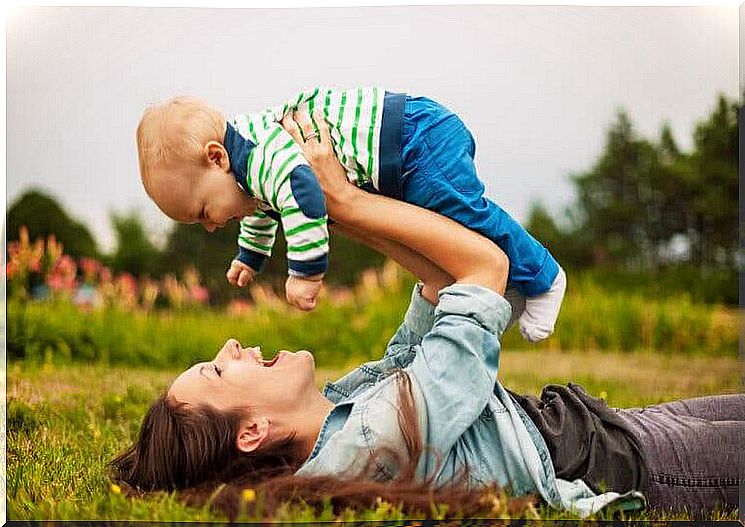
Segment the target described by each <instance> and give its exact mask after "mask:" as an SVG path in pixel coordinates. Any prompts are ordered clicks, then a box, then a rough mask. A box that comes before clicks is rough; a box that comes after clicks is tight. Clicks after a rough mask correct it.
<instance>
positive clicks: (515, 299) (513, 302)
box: [504, 284, 525, 331]
mask: <svg viewBox="0 0 745 527" xmlns="http://www.w3.org/2000/svg"><path fill="white" fill-rule="evenodd" d="M504 299H505V300H507V302H509V303H510V306H512V316H510V321H509V322H507V327H506V328H504V330H505V331H507V330H508V329H510V328H511V327H512V325H513V324H514V323H515V322H517V321H518V319H519V318H520V316H522V314H523V312H524V311H525V296H523V294H522V293H521V292H519V291H518V290H517V288H516V287H515V286H513V285H512V284H507V289H506V290H505V292H504Z"/></svg>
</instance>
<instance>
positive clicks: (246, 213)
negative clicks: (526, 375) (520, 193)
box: [137, 87, 566, 342]
mask: <svg viewBox="0 0 745 527" xmlns="http://www.w3.org/2000/svg"><path fill="white" fill-rule="evenodd" d="M293 110H304V111H307V112H309V113H310V114H311V115H320V116H322V118H323V119H324V121H325V122H326V124H327V125H328V127H329V129H330V134H331V138H332V141H333V146H334V150H335V152H336V155H337V157H338V158H339V161H340V162H341V163H342V165H343V166H344V168H345V170H346V172H347V177H348V178H349V180H350V181H351V182H352V183H354V184H356V185H358V186H359V187H361V188H364V189H366V190H368V191H370V192H379V193H382V194H384V195H386V196H389V197H392V198H394V199H399V200H403V201H405V202H408V203H412V204H414V205H418V206H420V207H424V208H427V209H430V210H432V211H435V212H438V213H440V214H443V215H445V216H447V217H449V218H451V219H453V220H455V221H457V222H459V223H461V224H462V225H464V226H466V227H468V228H470V229H473V230H475V231H477V232H479V233H481V234H482V235H484V236H486V237H487V238H489V239H490V240H492V241H493V242H494V243H496V244H497V245H498V246H499V247H501V248H502V250H504V251H505V253H507V256H508V257H509V259H510V272H509V283H510V288H509V290H508V293H509V294H507V295H506V296H507V297H508V300H510V301H511V303H513V308H516V309H514V311H515V312H516V313H517V312H518V311H519V309H517V306H518V304H522V303H523V302H524V311H522V314H521V315H520V318H519V327H520V333H521V334H522V335H523V337H524V338H525V339H527V340H529V341H532V342H535V341H538V340H541V339H544V338H546V337H548V336H549V335H550V334H551V333H552V332H553V329H554V324H555V322H556V319H557V317H558V313H559V309H560V307H561V302H562V300H563V297H564V291H565V288H566V276H565V274H564V271H563V270H562V269H561V267H560V266H559V265H558V263H557V262H556V260H555V259H554V258H553V257H552V256H551V254H550V253H549V252H548V250H547V249H546V248H545V247H543V245H541V244H540V243H539V242H538V241H536V240H535V239H534V238H533V237H532V236H531V235H530V234H529V233H528V232H527V231H526V230H525V229H524V228H523V227H522V226H521V225H520V224H518V223H517V222H516V221H515V220H514V219H513V218H512V217H511V216H510V215H509V214H507V213H506V212H505V211H504V210H503V209H502V208H501V207H499V205H497V204H496V203H494V202H493V201H491V200H489V199H488V198H486V197H485V196H484V186H483V184H482V182H481V181H480V180H479V178H478V175H477V173H476V168H475V165H474V154H475V142H474V140H473V137H472V136H471V133H470V132H469V131H468V129H467V128H466V126H465V125H464V124H463V122H462V121H461V120H460V119H459V118H458V117H457V116H456V115H455V114H454V113H452V112H450V111H449V110H447V109H446V108H444V107H443V106H441V105H440V104H438V103H436V102H434V101H432V100H430V99H427V98H425V97H411V96H408V95H405V94H399V93H390V92H386V91H384V90H383V89H381V88H377V87H368V88H359V89H354V90H347V91H343V90H336V89H331V88H320V87H319V88H314V89H311V90H307V91H303V92H302V93H300V94H298V95H297V96H296V97H294V98H292V99H291V100H288V101H287V102H285V103H284V104H283V105H281V106H275V107H272V108H269V109H267V110H264V111H263V112H260V113H254V114H238V115H235V116H233V117H232V118H230V119H229V120H228V119H226V118H225V117H224V116H223V115H222V114H221V113H220V112H219V111H217V110H216V109H214V108H212V107H210V106H209V105H207V104H206V103H204V102H202V101H200V100H198V99H194V98H189V97H178V98H175V99H172V100H170V101H168V102H167V103H165V104H163V105H159V106H154V107H150V108H148V109H147V110H146V111H145V113H144V115H143V117H142V119H141V121H140V125H139V127H138V128H137V148H138V154H139V163H140V175H141V178H142V182H143V185H144V187H145V190H146V191H147V193H148V195H149V196H150V197H151V198H152V199H153V201H154V202H155V203H156V204H157V205H158V207H159V208H160V209H161V210H162V211H163V212H164V213H165V214H166V215H167V216H169V217H171V218H172V219H174V220H176V221H179V222H186V223H197V222H199V223H201V224H202V225H203V226H204V228H205V229H207V230H208V231H209V232H213V231H214V230H215V228H217V227H222V226H223V225H224V224H225V223H226V222H227V221H229V220H231V219H239V220H240V235H239V237H238V255H237V256H236V257H235V259H234V260H233V261H232V262H231V264H230V268H229V269H228V272H227V278H228V280H229V281H230V282H231V283H234V284H237V285H239V286H244V285H246V284H248V283H249V282H250V281H251V280H252V279H253V277H254V276H255V275H256V273H258V272H259V271H260V270H261V266H262V264H263V262H264V261H265V260H266V258H268V257H269V256H270V255H271V250H272V245H273V243H274V239H275V235H276V231H277V226H278V225H279V224H280V223H281V224H282V229H283V231H284V236H285V238H286V241H287V261H288V268H289V277H288V279H287V283H286V293H287V299H288V301H290V302H291V303H292V304H294V305H295V306H297V307H299V308H300V309H304V310H309V309H313V307H315V302H316V297H317V295H318V292H319V291H320V288H321V283H322V279H323V276H324V274H325V273H326V270H327V267H328V251H329V245H328V241H329V237H328V225H327V224H328V217H327V215H326V206H325V201H324V198H323V192H322V190H321V188H320V186H319V184H318V181H317V180H316V178H315V175H314V174H313V171H312V170H311V168H310V166H309V165H308V162H307V161H306V160H305V158H304V157H303V152H302V149H301V148H300V146H299V145H297V144H296V143H295V141H293V139H292V137H291V136H290V135H289V134H288V133H287V132H286V131H285V130H284V129H283V128H282V126H281V125H280V120H281V119H282V118H283V117H284V116H285V115H286V114H287V113H288V112H291V111H293ZM314 126H317V125H316V124H315V122H314ZM306 139H307V138H306ZM521 307H522V306H521V305H520V308H521Z"/></svg>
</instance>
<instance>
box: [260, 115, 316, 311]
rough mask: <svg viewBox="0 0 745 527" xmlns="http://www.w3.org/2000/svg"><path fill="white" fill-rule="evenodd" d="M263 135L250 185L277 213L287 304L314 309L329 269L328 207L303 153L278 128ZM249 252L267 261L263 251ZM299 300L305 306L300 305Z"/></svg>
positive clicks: (274, 126)
mask: <svg viewBox="0 0 745 527" xmlns="http://www.w3.org/2000/svg"><path fill="white" fill-rule="evenodd" d="M267 132H268V136H267V137H268V138H267V140H266V142H265V143H264V144H263V145H259V146H257V148H256V150H257V154H258V157H257V158H256V159H255V160H253V163H249V164H250V166H253V167H257V170H256V171H255V172H254V173H252V174H251V176H252V180H253V181H255V182H257V183H258V187H259V188H258V194H259V195H260V196H261V198H262V199H263V200H264V202H265V203H268V204H269V206H270V207H271V208H272V209H273V211H274V212H275V213H278V215H277V218H278V219H279V221H281V223H282V229H283V230H284V234H285V239H286V240H287V264H288V270H289V274H290V275H291V278H290V279H288V281H287V285H288V286H289V288H290V289H289V290H288V291H287V293H288V295H287V296H288V300H289V301H290V302H291V303H293V304H294V305H296V306H297V307H299V308H301V309H306V310H307V309H312V308H313V306H314V305H315V297H316V295H317V294H318V291H319V290H320V286H321V283H320V280H321V279H322V277H323V275H324V273H325V272H326V270H327V268H328V250H329V243H328V242H329V235H328V225H327V223H328V216H327V214H326V202H325V200H324V197H323V191H322V190H321V187H320V185H319V184H318V181H317V180H316V176H315V174H314V173H313V171H312V170H311V168H310V166H309V165H308V162H307V161H306V159H305V156H304V155H303V152H302V149H301V148H300V146H298V144H297V143H295V141H294V140H293V139H292V137H291V136H290V134H288V133H287V132H286V131H285V130H284V129H283V128H282V127H281V125H280V124H279V123H269V124H268V125H267ZM255 234H256V233H255V229H254V235H255ZM272 240H273V238H272ZM259 245H263V244H259ZM251 248H252V250H253V251H254V252H259V253H262V254H266V255H267V256H268V251H266V250H265V249H266V248H265V247H256V246H255V245H254V246H252V247H251ZM252 267H253V266H252ZM293 277H296V278H293ZM306 282H311V283H306ZM301 297H302V298H303V299H305V300H306V301H301V300H300V298H301Z"/></svg>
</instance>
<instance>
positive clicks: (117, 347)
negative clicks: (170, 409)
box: [7, 275, 738, 368]
mask: <svg viewBox="0 0 745 527" xmlns="http://www.w3.org/2000/svg"><path fill="white" fill-rule="evenodd" d="M370 276H372V275H370ZM410 285H411V284H410V282H409V281H408V280H403V281H402V280H401V279H396V280H392V281H389V283H388V284H387V285H378V284H368V285H365V283H364V282H363V283H362V284H360V285H359V286H358V287H357V288H356V290H355V292H354V293H352V292H350V291H345V290H340V291H333V292H331V293H329V295H328V296H327V298H326V299H325V300H324V301H322V302H321V303H320V305H319V306H318V307H317V308H316V310H314V311H313V312H311V313H307V314H306V313H301V312H298V311H294V310H291V309H290V308H288V307H287V306H286V305H285V304H284V302H283V301H281V300H279V299H273V300H271V301H261V302H259V304H258V305H256V306H255V307H254V308H252V309H251V310H250V311H249V312H248V313H245V314H243V315H226V314H225V313H224V312H223V311H221V310H215V309H213V310H185V311H183V312H155V313H145V312H139V311H133V312H126V311H121V310H118V309H115V308H110V309H101V310H93V311H87V312H81V311H80V310H79V308H77V307H76V306H74V305H72V304H71V303H68V302H65V301H58V302H54V303H41V302H27V303H21V302H16V301H11V302H10V303H9V305H8V330H7V349H8V356H9V357H10V358H11V359H18V358H24V359H26V360H30V361H32V362H36V363H44V362H53V363H64V362H68V361H70V360H74V361H85V362H104V363H108V364H129V365H142V364H147V365H149V366H150V367H164V368H169V367H183V366H187V365H189V364H192V363H193V362H195V361H196V360H198V359H202V360H204V359H209V358H211V357H212V356H213V355H214V353H215V352H216V351H217V350H218V349H219V348H220V347H221V346H222V344H223V343H224V342H225V340H226V339H227V338H230V337H235V338H237V339H238V340H240V341H241V342H243V343H245V344H260V345H261V346H262V347H263V348H264V349H265V350H268V351H269V350H271V351H274V350H280V349H289V350H298V349H309V350H311V351H313V353H314V354H315V356H316V359H317V362H318V364H320V365H326V366H329V365H333V366H344V365H347V364H352V363H355V362H359V361H361V360H369V359H372V358H374V357H377V356H379V355H380V353H381V351H382V350H383V349H385V345H386V343H387V341H388V339H389V338H390V336H391V335H392V334H393V332H394V331H395V329H396V328H397V327H398V325H399V324H400V321H401V318H402V316H403V314H404V312H405V310H406V307H407V305H408V301H409V295H410ZM737 342H738V332H737V319H736V315H735V313H734V312H733V311H731V310H727V309H725V308H723V307H720V306H717V305H705V304H697V303H694V302H693V301H692V300H691V299H690V296H687V295H684V294H676V295H671V296H669V297H668V298H655V297H650V296H646V295H644V294H641V293H629V292H625V291H613V290H610V289H608V288H605V287H601V286H600V285H599V284H598V283H597V282H596V281H595V280H594V279H593V276H592V275H587V276H581V275H570V277H569V289H568V292H567V296H566V298H565V300H564V305H563V307H562V311H561V314H560V318H559V322H558V324H557V327H556V331H555V333H554V335H553V336H552V337H551V338H550V339H548V340H547V341H546V342H544V343H542V344H539V345H537V346H536V345H530V344H528V343H526V342H525V341H524V340H523V339H522V338H521V337H520V335H519V333H518V332H517V331H516V330H512V331H509V332H507V334H506V335H505V337H504V346H505V347H506V348H507V349H525V348H549V349H561V350H595V349H619V350H625V351H631V350H637V349H657V348H659V349H664V350H667V351H669V352H671V353H706V354H711V355H722V354H724V355H729V356H734V355H735V354H736V353H737Z"/></svg>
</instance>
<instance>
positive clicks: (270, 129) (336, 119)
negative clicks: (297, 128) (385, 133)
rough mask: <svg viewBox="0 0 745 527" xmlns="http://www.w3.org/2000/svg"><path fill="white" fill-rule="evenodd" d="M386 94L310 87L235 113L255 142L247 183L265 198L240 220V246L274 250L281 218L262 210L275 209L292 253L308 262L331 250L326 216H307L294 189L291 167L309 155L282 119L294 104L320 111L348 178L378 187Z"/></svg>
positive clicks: (251, 191)
mask: <svg viewBox="0 0 745 527" xmlns="http://www.w3.org/2000/svg"><path fill="white" fill-rule="evenodd" d="M384 95H385V91H384V90H383V89H382V88H377V87H367V88H356V89H353V90H346V91H342V90H336V89H332V88H326V87H318V88H311V89H308V90H305V91H303V92H301V93H300V94H298V95H295V96H294V97H292V98H290V99H288V100H287V101H286V102H285V103H283V104H281V105H278V106H274V107H272V108H268V109H266V110H264V111H262V112H259V113H252V114H238V115H235V116H234V117H233V118H232V124H233V126H234V127H235V128H236V129H237V130H238V132H239V133H240V134H241V135H243V136H244V137H245V138H246V139H248V140H250V141H251V142H253V143H254V144H256V147H255V148H254V149H253V150H252V151H251V153H250V155H249V156H248V160H247V167H246V174H247V177H246V181H245V182H243V183H244V185H243V187H244V189H245V190H246V191H247V192H248V193H249V194H251V195H252V196H254V197H256V198H258V199H259V200H260V202H261V205H260V207H259V209H257V212H256V214H254V215H252V216H246V217H245V218H243V219H242V220H241V232H240V235H239V238H238V244H239V245H240V246H241V247H243V248H245V249H247V250H249V251H252V252H255V253H259V254H261V255H263V256H267V257H268V256H270V255H271V248H272V246H273V245H274V240H275V236H276V231H277V222H276V221H275V220H273V219H272V218H270V217H269V216H267V215H266V214H265V213H264V212H263V211H266V210H274V211H276V212H278V213H279V214H280V215H281V218H282V229H283V231H284V234H285V238H286V240H287V257H288V259H290V260H295V261H298V262H310V261H313V260H317V259H319V258H322V257H323V256H325V255H327V254H328V247H329V246H328V226H327V220H328V218H327V216H326V215H324V216H323V217H322V218H309V217H307V216H306V215H305V213H304V212H303V210H302V208H301V206H300V204H298V201H297V199H296V198H295V196H294V195H293V189H292V184H291V183H292V182H291V178H290V173H291V172H292V170H293V169H294V168H296V167H297V166H299V165H308V161H307V160H306V159H305V157H304V156H303V152H302V149H301V148H300V146H299V145H297V144H296V143H295V141H293V139H292V137H291V136H290V134H289V133H287V132H286V131H285V130H284V129H283V128H282V126H281V125H280V120H281V119H282V118H283V117H284V116H285V115H286V114H287V113H288V112H291V111H293V110H303V111H306V112H308V113H309V114H311V115H313V112H316V113H319V114H320V115H321V118H322V119H323V120H324V121H325V122H326V124H327V125H328V127H329V130H330V134H331V139H332V142H333V145H334V150H335V152H336V156H337V157H338V158H339V161H340V162H341V163H342V165H343V166H344V168H345V169H346V172H347V178H348V179H349V181H351V182H353V183H355V184H356V185H364V184H366V183H371V184H372V185H373V186H374V187H375V188H379V181H378V179H379V170H380V162H379V159H380V152H379V146H380V128H381V122H382V115H383V99H384ZM313 119H314V126H317V125H316V124H315V118H313Z"/></svg>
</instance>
